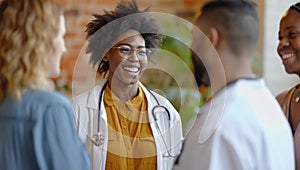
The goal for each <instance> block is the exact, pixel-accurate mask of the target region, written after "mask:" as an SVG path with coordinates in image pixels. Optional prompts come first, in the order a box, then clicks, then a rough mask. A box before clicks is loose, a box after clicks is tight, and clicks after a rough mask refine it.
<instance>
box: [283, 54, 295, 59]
mask: <svg viewBox="0 0 300 170" xmlns="http://www.w3.org/2000/svg"><path fill="white" fill-rule="evenodd" d="M295 56H296V55H295V54H285V55H283V56H282V59H284V60H285V59H288V58H291V57H295Z"/></svg>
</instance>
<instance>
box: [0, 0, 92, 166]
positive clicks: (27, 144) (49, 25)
mask: <svg viewBox="0 0 300 170" xmlns="http://www.w3.org/2000/svg"><path fill="white" fill-rule="evenodd" d="M0 29H1V31H0V42H1V46H0V85H1V86H0V87H1V88H0V138H1V140H0V160H1V164H0V169H72V170H75V169H90V162H89V157H88V154H87V152H86V150H85V148H84V145H83V143H82V142H81V141H80V139H79V137H78V136H77V133H76V131H75V121H74V117H73V112H72V106H71V104H70V101H68V99H67V98H66V97H64V96H63V95H61V94H59V93H57V92H55V91H54V90H53V84H52V82H51V80H50V79H49V78H52V77H56V76H58V75H59V73H60V61H61V56H62V54H63V53H64V52H65V51H66V48H65V42H64V34H65V32H66V30H65V20H64V16H63V10H62V8H61V7H60V6H58V5H57V4H56V3H55V2H53V1H52V0H4V1H2V2H1V4H0Z"/></svg>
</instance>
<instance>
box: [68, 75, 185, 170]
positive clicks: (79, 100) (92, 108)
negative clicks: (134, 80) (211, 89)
mask: <svg viewBox="0 0 300 170" xmlns="http://www.w3.org/2000/svg"><path fill="white" fill-rule="evenodd" d="M105 82H106V80H103V81H101V82H100V84H99V85H97V86H96V87H94V88H93V89H92V90H91V91H89V92H86V93H83V94H81V95H79V96H77V97H75V98H73V100H72V102H73V107H74V111H75V117H76V124H77V127H78V133H79V136H80V138H81V139H82V140H83V142H84V143H85V145H86V148H87V150H88V152H89V154H90V157H91V160H92V166H93V170H104V169H105V163H106V150H107V144H108V128H107V116H106V111H105V107H104V102H103V97H102V101H101V103H102V104H101V111H100V135H102V136H103V138H102V139H103V141H104V142H103V144H102V145H100V146H99V147H98V146H96V145H94V144H93V142H92V140H91V138H92V136H93V135H94V134H95V133H97V126H98V107H99V105H98V102H99V96H100V91H101V90H102V88H103V85H104V83H105ZM140 85H141V87H142V89H143V91H144V93H145V95H146V98H147V101H148V118H149V121H150V126H151V129H152V133H153V136H154V139H155V144H156V149H157V168H158V169H159V170H168V169H171V168H172V166H173V162H174V158H172V157H164V156H163V155H164V154H166V153H167V149H166V148H167V147H168V148H170V152H171V153H172V154H175V153H176V154H179V153H180V150H181V144H182V139H183V137H182V124H181V119H180V116H179V114H178V112H177V111H176V110H175V108H174V107H173V106H172V105H171V103H170V102H169V101H168V100H167V99H165V98H164V97H162V96H160V95H158V94H156V93H155V92H152V93H153V94H154V95H155V97H156V98H157V100H158V101H159V103H160V105H163V106H165V107H166V108H167V109H168V110H169V112H170V118H171V121H169V118H168V116H167V113H166V112H165V111H162V112H160V111H158V112H157V113H156V114H155V116H157V121H156V122H157V124H158V125H159V127H160V128H161V129H160V130H161V131H162V133H163V136H164V140H165V142H166V144H167V146H166V145H165V144H164V142H163V140H162V138H161V136H162V135H161V134H160V133H159V131H158V130H157V126H156V123H155V120H154V118H153V116H152V113H151V111H152V108H153V107H154V106H156V105H157V102H156V100H155V99H154V97H153V96H152V95H151V94H150V93H149V92H148V90H147V89H146V88H145V87H144V86H143V85H142V84H141V83H140ZM169 123H170V125H169ZM169 126H170V127H169ZM169 139H170V140H169Z"/></svg>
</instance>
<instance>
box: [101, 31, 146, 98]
mask: <svg viewBox="0 0 300 170" xmlns="http://www.w3.org/2000/svg"><path fill="white" fill-rule="evenodd" d="M117 42H118V43H116V44H115V45H114V47H118V46H120V45H128V46H131V47H133V48H141V47H145V40H144V38H143V37H142V36H141V35H140V33H139V32H137V31H135V30H129V31H127V32H125V33H124V34H122V35H121V36H120V37H119V38H118V39H117ZM103 59H104V60H106V61H108V62H109V75H108V85H109V87H110V89H111V90H112V91H113V92H114V94H115V95H117V96H118V97H119V98H120V100H122V101H124V102H126V101H129V100H131V99H132V98H134V97H135V96H137V94H138V82H139V80H140V78H141V76H142V75H143V73H144V71H145V69H146V67H147V64H148V61H147V60H139V59H138V58H137V56H136V52H133V53H131V56H130V57H129V58H128V59H124V58H122V57H121V56H120V53H119V51H118V49H115V48H113V49H111V50H110V51H109V52H108V53H107V54H106V55H105V56H104V58H103ZM133 70H134V71H133Z"/></svg>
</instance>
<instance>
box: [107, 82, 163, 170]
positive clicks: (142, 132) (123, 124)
mask: <svg viewBox="0 0 300 170" xmlns="http://www.w3.org/2000/svg"><path fill="white" fill-rule="evenodd" d="M104 105H105V110H106V113H107V122H108V147H107V158H106V169H107V170H109V169H114V170H115V169H119V170H121V169H124V170H129V169H147V170H151V169H157V167H156V161H157V160H156V146H155V142H154V138H153V134H152V131H151V127H150V123H149V121H148V115H147V99H146V96H145V94H144V92H143V90H142V89H141V87H140V86H139V93H138V95H137V96H136V97H134V98H133V99H132V100H131V101H128V102H126V103H123V102H122V101H120V100H119V98H118V97H117V96H116V95H115V94H113V92H112V91H111V90H110V88H109V86H106V88H105V93H104Z"/></svg>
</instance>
